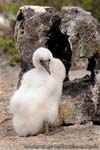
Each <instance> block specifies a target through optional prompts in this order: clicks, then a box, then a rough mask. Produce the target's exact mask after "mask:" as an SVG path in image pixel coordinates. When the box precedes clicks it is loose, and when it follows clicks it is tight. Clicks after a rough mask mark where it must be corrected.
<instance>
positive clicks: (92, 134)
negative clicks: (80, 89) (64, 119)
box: [0, 58, 100, 150]
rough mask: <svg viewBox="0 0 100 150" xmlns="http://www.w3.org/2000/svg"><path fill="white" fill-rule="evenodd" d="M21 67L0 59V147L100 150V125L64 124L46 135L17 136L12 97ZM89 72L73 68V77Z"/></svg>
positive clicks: (23, 149)
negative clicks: (11, 111) (10, 105)
mask: <svg viewBox="0 0 100 150" xmlns="http://www.w3.org/2000/svg"><path fill="white" fill-rule="evenodd" d="M19 70H20V69H19V66H13V67H11V66H9V65H8V64H7V62H6V61H3V58H0V150H27V149H28V150H31V149H32V150H35V149H38V150H43V149H60V150H61V149H62V150H64V149H65V150H100V126H95V125H93V124H92V123H91V122H90V123H88V124H86V125H73V126H66V127H65V126H63V127H61V128H60V129H61V130H60V131H59V130H58V129H57V132H56V133H53V134H50V135H49V136H46V135H45V134H39V135H37V136H33V137H18V136H17V135H16V133H15V131H14V129H13V126H12V117H11V114H10V112H9V107H8V106H9V100H10V97H11V96H12V93H13V92H14V90H15V89H16V82H17V76H18V72H19ZM85 74H86V71H84V70H81V71H72V72H71V73H70V77H71V79H73V78H75V77H77V76H80V77H82V76H84V75H85Z"/></svg>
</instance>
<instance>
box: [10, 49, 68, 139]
mask: <svg viewBox="0 0 100 150" xmlns="http://www.w3.org/2000/svg"><path fill="white" fill-rule="evenodd" d="M33 64H34V66H35V68H33V69H31V70H29V71H28V72H26V73H25V74H24V75H23V78H22V82H21V85H20V87H19V89H18V90H17V91H16V92H15V93H14V95H13V96H12V98H11V101H10V110H11V112H12V114H13V125H14V128H15V131H16V132H17V134H18V135H19V136H28V135H35V134H37V133H39V131H40V130H41V129H42V127H43V125H44V122H48V123H53V122H54V121H55V120H56V117H57V114H58V107H59V100H60V97H61V94H62V86H63V80H64V78H65V74H66V73H65V68H64V65H63V64H62V62H61V61H60V60H59V59H55V58H53V56H52V54H51V52H50V51H49V50H48V49H46V48H43V47H40V48H38V49H37V50H36V51H35V53H34V55H33Z"/></svg>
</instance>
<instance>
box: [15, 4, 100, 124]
mask: <svg viewBox="0 0 100 150" xmlns="http://www.w3.org/2000/svg"><path fill="white" fill-rule="evenodd" d="M54 16H58V20H59V17H60V18H61V24H60V25H59V31H60V34H61V35H63V36H65V37H66V36H67V35H69V38H68V39H67V40H66V41H67V42H68V41H69V43H70V46H71V50H72V62H73V63H76V64H77V63H78V61H76V60H77V59H76V58H78V59H79V58H83V57H84V58H88V59H89V58H92V57H94V59H95V62H96V69H100V57H99V56H100V31H99V28H100V25H99V23H98V21H97V20H96V19H95V18H94V17H93V16H92V15H91V13H90V12H87V11H85V10H83V9H81V8H79V7H63V8H62V10H61V12H57V11H56V10H55V9H54V8H52V7H39V6H23V7H21V8H20V10H19V11H18V13H17V18H16V26H15V42H16V46H17V48H18V50H19V54H20V56H21V69H22V71H21V73H20V75H19V78H20V79H19V81H20V80H21V77H22V75H23V73H24V72H26V71H27V70H29V69H31V68H32V67H34V66H33V64H32V55H33V53H34V51H35V50H36V49H37V48H38V47H41V46H43V47H48V44H47V43H48V39H49V32H50V30H51V28H52V26H53V22H52V18H53V17H54ZM56 19H57V18H56ZM54 44H55V43H54ZM66 47H67V48H66ZM66 47H65V48H64V51H67V52H66V55H67V56H68V58H69V57H70V56H71V53H70V51H71V50H70V47H69V48H68V45H67V46H66ZM68 58H67V57H66V59H65V58H64V61H66V62H67V65H69V66H68V67H69V68H68V69H70V65H71V64H70V61H71V59H69V60H68ZM61 60H62V61H63V58H61ZM78 66H79V65H78ZM94 68H95V65H94V66H93V70H94ZM67 71H68V72H69V70H67ZM90 71H91V69H90ZM68 72H67V75H68ZM86 78H87V77H86ZM88 79H89V78H88ZM87 81H88V80H87V79H85V78H83V79H77V80H74V81H73V82H71V81H69V82H67V83H66V84H64V86H65V87H64V94H63V97H62V101H61V104H60V110H59V115H58V118H57V121H56V123H55V124H56V126H57V125H61V124H75V123H85V122H88V121H93V120H94V118H95V120H98V117H97V116H98V115H96V114H98V110H100V109H99V107H100V101H98V106H97V108H96V107H95V106H96V103H95V101H94V98H93V97H94V96H93V93H92V88H91V87H92V86H93V85H92V83H91V82H89V81H88V82H87Z"/></svg>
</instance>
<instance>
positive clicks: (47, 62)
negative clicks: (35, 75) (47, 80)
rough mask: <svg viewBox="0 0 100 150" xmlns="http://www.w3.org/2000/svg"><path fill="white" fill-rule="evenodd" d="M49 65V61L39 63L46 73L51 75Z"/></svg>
mask: <svg viewBox="0 0 100 150" xmlns="http://www.w3.org/2000/svg"><path fill="white" fill-rule="evenodd" d="M49 63H50V61H49V60H45V61H41V65H42V66H43V67H44V68H45V69H46V71H47V72H48V73H49V74H51V73H50V69H49Z"/></svg>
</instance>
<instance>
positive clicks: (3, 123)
mask: <svg viewBox="0 0 100 150" xmlns="http://www.w3.org/2000/svg"><path fill="white" fill-rule="evenodd" d="M4 2H5V3H6V4H7V7H6V5H4V4H5V3H4ZM31 3H33V2H32V1H31V2H29V1H27V2H26V1H24V2H22V1H19V3H18V1H17V3H16V1H13V0H9V1H7V0H5V1H0V6H1V13H0V18H1V19H0V21H1V25H0V113H1V115H0V145H1V148H2V149H15V145H16V148H18V149H26V148H27V149H30V148H35V149H36V148H40V149H42V148H43V147H44V148H45V149H46V148H47V149H48V146H49V148H50V149H52V148H56V147H57V145H58V143H59V147H61V148H62V149H69V148H70V149H75V147H76V149H78V148H80V149H82V148H84V149H91V148H92V149H99V146H100V126H99V125H100V83H99V80H100V75H99V73H98V74H96V80H95V84H94V85H93V83H92V82H91V81H89V77H90V72H89V71H86V68H87V64H88V58H90V57H92V56H93V55H94V54H97V55H98V57H96V64H97V65H96V68H95V69H96V71H98V72H99V69H100V68H99V67H100V66H99V65H100V64H99V62H100V57H99V52H100V31H99V27H100V25H99V21H98V20H97V19H99V15H97V12H95V13H94V12H93V11H95V10H98V9H99V5H98V1H97V0H96V1H95V4H94V2H93V1H91V2H90V1H87V2H84V7H83V4H82V3H81V4H80V2H74V1H71V2H69V1H67V2H66V3H67V4H68V5H76V6H77V5H78V6H79V5H80V6H82V7H83V8H85V7H87V8H86V9H87V10H88V11H85V10H84V9H82V8H80V7H75V6H74V7H72V6H70V7H63V8H62V9H61V6H59V4H61V3H60V1H59V3H58V1H57V3H56V1H52V4H51V2H48V4H49V5H50V6H54V7H55V8H54V7H53V8H52V7H45V8H41V9H37V8H36V7H31V6H23V7H20V6H21V5H24V4H31ZM34 3H35V4H38V3H37V1H34ZM44 3H45V4H44ZM90 3H91V4H90ZM11 4H13V5H11ZM41 5H46V2H44V1H41ZM62 5H65V3H64V2H62ZM89 6H91V7H89ZM94 6H95V7H94ZM96 6H98V7H96ZM13 7H14V8H13ZM19 7H20V9H19ZM92 8H94V9H93V10H92V11H91V9H92ZM60 9H61V10H60ZM18 10H19V11H18ZM40 10H41V11H40ZM59 10H60V11H59ZM17 11H18V12H17ZM89 11H91V12H92V13H93V14H91V12H89ZM8 12H9V13H8ZM41 12H42V13H41ZM20 13H22V14H23V15H19V14H20ZM15 14H17V16H16V15H15ZM56 14H57V15H58V16H60V17H61V18H62V20H61V24H60V31H61V33H62V34H67V35H69V42H70V45H71V50H72V66H71V70H70V72H69V79H70V81H67V82H65V84H64V90H63V96H62V100H61V103H60V109H59V115H58V118H57V121H56V122H55V124H54V130H57V133H55V134H53V135H52V134H51V135H50V136H49V137H46V136H45V135H44V134H42V135H41V134H40V135H38V136H37V137H29V138H18V137H17V135H16V133H15V132H14V130H13V127H12V122H11V118H12V116H11V114H10V113H9V108H8V106H9V100H10V97H11V95H12V93H13V92H14V90H15V89H16V87H17V82H18V81H17V80H18V76H19V72H21V74H23V72H25V71H26V70H28V69H30V68H31V67H33V66H32V62H31V56H32V54H33V52H34V50H35V49H36V48H38V47H39V46H41V45H42V46H45V47H47V45H46V42H47V40H48V34H47V33H48V32H49V31H50V27H51V26H52V21H51V20H52V17H53V16H54V15H56ZM23 16H24V17H23ZM93 16H95V17H97V19H95V18H94V17H93ZM23 18H24V19H23ZM14 33H15V35H14ZM13 35H14V38H13ZM14 40H15V42H14ZM15 43H16V46H15ZM27 50H28V51H27ZM27 53H28V54H30V55H27ZM20 60H22V64H23V65H21V68H22V70H21V71H20V63H18V62H20ZM24 69H25V70H24ZM55 127H56V128H58V129H56V128H55ZM61 141H62V142H61Z"/></svg>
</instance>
